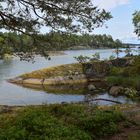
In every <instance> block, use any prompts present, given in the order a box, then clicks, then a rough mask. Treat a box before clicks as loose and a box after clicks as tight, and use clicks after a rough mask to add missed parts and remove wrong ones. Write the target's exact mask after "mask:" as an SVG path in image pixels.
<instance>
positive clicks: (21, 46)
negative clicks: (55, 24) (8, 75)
mask: <svg viewBox="0 0 140 140" xmlns="http://www.w3.org/2000/svg"><path fill="white" fill-rule="evenodd" d="M0 46H1V47H0V56H1V57H3V55H4V54H15V53H17V54H18V55H19V53H23V54H25V53H28V52H29V53H34V52H38V54H41V55H43V56H45V55H47V53H46V52H47V51H57V50H70V49H73V50H75V49H93V48H121V47H127V45H123V44H122V43H121V41H120V40H113V38H112V37H111V36H110V35H105V34H104V35H89V34H83V35H76V34H63V33H60V32H50V33H47V34H39V35H36V36H34V37H31V36H28V35H25V34H17V33H16V32H9V33H0ZM21 55H22V54H21Z"/></svg>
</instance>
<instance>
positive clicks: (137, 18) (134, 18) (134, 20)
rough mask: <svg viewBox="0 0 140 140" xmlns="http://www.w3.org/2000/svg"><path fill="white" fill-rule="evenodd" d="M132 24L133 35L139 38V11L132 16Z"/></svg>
mask: <svg viewBox="0 0 140 140" xmlns="http://www.w3.org/2000/svg"><path fill="white" fill-rule="evenodd" d="M133 24H134V27H135V33H136V34H137V35H138V37H140V11H135V12H134V14H133Z"/></svg>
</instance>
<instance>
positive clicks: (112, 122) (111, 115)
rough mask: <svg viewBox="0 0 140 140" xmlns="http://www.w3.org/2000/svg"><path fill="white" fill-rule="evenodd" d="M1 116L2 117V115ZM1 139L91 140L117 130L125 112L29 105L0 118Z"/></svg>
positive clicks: (83, 107)
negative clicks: (14, 114)
mask: <svg viewBox="0 0 140 140" xmlns="http://www.w3.org/2000/svg"><path fill="white" fill-rule="evenodd" d="M3 119H4V117H3ZM0 120H1V121H0V139H1V140H12V139H13V140H19V139H22V140H93V139H99V138H101V137H104V136H109V135H113V134H114V133H116V132H118V125H119V122H121V121H124V120H125V118H124V116H123V115H122V114H121V113H119V112H117V111H115V110H112V111H102V110H96V109H95V108H94V107H89V106H85V105H51V106H41V107H28V108H26V109H25V110H23V111H21V112H19V113H18V114H17V115H16V116H14V117H12V118H10V117H9V118H7V119H5V121H2V118H0Z"/></svg>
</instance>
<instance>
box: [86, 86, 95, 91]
mask: <svg viewBox="0 0 140 140" xmlns="http://www.w3.org/2000/svg"><path fill="white" fill-rule="evenodd" d="M95 89H96V87H95V86H94V85H92V84H90V85H88V90H89V91H93V90H95Z"/></svg>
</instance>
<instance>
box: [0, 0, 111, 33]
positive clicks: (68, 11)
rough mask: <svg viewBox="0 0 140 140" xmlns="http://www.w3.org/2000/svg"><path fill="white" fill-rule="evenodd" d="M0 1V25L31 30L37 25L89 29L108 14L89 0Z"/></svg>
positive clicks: (72, 30)
mask: <svg viewBox="0 0 140 140" xmlns="http://www.w3.org/2000/svg"><path fill="white" fill-rule="evenodd" d="M1 2H2V4H0V28H5V29H8V30H14V31H19V32H22V33H25V34H30V35H31V34H35V33H38V32H39V29H40V27H42V26H46V27H49V29H50V28H51V29H53V30H63V31H71V32H80V31H81V30H86V31H92V30H93V29H94V28H97V27H100V26H102V25H103V23H104V22H105V21H106V20H109V19H110V18H111V15H110V13H109V12H106V11H105V10H100V9H99V8H98V7H96V6H94V5H93V4H92V2H91V0H79V1H77V0H71V1H69V0H68V1H67V0H41V1H40V0H30V1H27V0H12V1H11V0H5V1H1Z"/></svg>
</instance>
